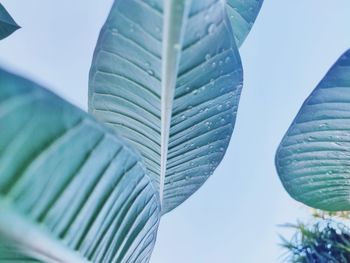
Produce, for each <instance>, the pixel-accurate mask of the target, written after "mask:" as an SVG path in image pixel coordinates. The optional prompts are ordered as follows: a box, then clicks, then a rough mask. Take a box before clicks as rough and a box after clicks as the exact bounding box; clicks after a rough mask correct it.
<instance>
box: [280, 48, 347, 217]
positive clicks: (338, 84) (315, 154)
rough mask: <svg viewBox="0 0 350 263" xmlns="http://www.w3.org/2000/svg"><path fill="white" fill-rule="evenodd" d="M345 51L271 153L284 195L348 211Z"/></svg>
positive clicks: (326, 208) (330, 209) (336, 209)
mask: <svg viewBox="0 0 350 263" xmlns="http://www.w3.org/2000/svg"><path fill="white" fill-rule="evenodd" d="M349 135H350V50H348V51H347V52H346V53H344V54H343V55H342V56H341V57H340V58H339V60H338V61H337V62H336V63H335V64H334V65H333V67H332V68H331V69H330V70H329V72H328V73H327V75H326V76H325V77H324V78H323V80H322V81H321V82H320V84H319V85H318V86H317V87H316V88H315V90H314V91H313V92H312V93H311V95H310V96H309V97H308V98H307V99H306V101H305V102H304V104H303V105H302V107H301V109H300V111H299V113H298V115H297V116H296V118H295V119H294V121H293V123H292V125H291V126H290V128H289V130H288V131H287V133H286V135H285V136H284V138H283V140H282V142H281V144H280V146H279V148H278V150H277V153H276V168H277V172H278V174H279V176H280V179H281V181H282V183H283V185H284V187H285V189H286V190H287V191H288V193H289V194H290V195H291V196H292V197H293V198H295V199H296V200H298V201H300V202H303V203H304V204H307V205H309V206H311V207H315V208H319V209H323V210H329V211H341V210H350V198H349V196H350V169H349V167H350V162H349V160H350V154H349V153H350V140H349Z"/></svg>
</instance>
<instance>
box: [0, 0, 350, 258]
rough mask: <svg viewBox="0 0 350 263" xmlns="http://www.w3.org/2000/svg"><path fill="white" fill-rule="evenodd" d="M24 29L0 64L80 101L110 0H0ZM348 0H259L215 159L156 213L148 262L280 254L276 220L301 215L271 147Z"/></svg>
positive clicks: (322, 60)
mask: <svg viewBox="0 0 350 263" xmlns="http://www.w3.org/2000/svg"><path fill="white" fill-rule="evenodd" d="M1 2H2V3H3V4H4V6H5V7H6V8H7V9H8V11H10V13H11V14H12V15H13V17H14V18H15V19H16V21H17V22H18V23H19V24H20V25H21V26H22V27H23V28H22V29H21V30H19V31H18V32H16V33H15V34H14V35H12V36H11V37H9V38H8V39H6V40H3V41H1V42H0V65H1V66H6V67H8V68H10V69H12V70H15V71H17V72H19V73H22V74H23V75H25V76H27V77H30V78H31V79H34V80H36V81H38V82H40V83H42V84H44V85H46V86H47V87H50V88H51V89H52V90H54V91H55V92H57V93H59V94H60V95H62V96H63V97H64V98H66V99H68V100H69V101H71V102H73V103H74V104H76V105H78V106H80V107H82V108H83V109H86V107H87V86H88V71H89V67H90V62H91V58H92V52H93V49H94V46H95V43H96V40H97V36H98V32H99V30H100V27H101V26H102V24H103V22H104V20H105V18H106V16H107V14H108V10H109V8H110V5H111V3H112V0H98V1H97V0H95V1H92V0H74V1H72V0H60V1H48V0H25V1H24V0H1ZM349 14H350V1H349V0H265V3H264V5H263V7H262V10H261V13H260V15H259V17H258V19H257V22H256V24H255V25H254V28H253V30H252V32H251V34H250V35H249V36H248V38H247V40H246V42H245V43H244V45H243V47H242V48H241V56H242V61H243V65H244V71H245V85H244V88H243V93H242V97H241V103H240V107H239V112H238V118H237V123H236V128H235V132H234V136H233V138H232V141H231V144H230V146H229V149H228V151H227V154H226V156H225V159H224V161H223V162H222V163H221V165H220V167H219V168H218V169H217V170H216V172H215V173H214V175H213V176H212V177H211V178H210V179H209V181H208V182H207V183H206V184H205V185H204V186H203V187H202V188H201V189H200V190H199V191H198V192H197V193H196V194H195V195H194V196H192V197H191V198H190V199H189V200H188V201H187V202H185V203H184V204H183V205H182V206H180V207H179V208H177V209H176V210H174V211H173V212H171V213H170V214H168V215H166V216H164V217H163V219H162V222H161V225H160V229H159V235H158V240H157V244H156V248H155V251H154V254H153V258H152V260H151V263H214V262H220V263H236V262H237V263H256V262H259V263H260V262H262V263H273V262H279V261H280V260H279V256H280V255H281V253H282V251H281V249H280V248H279V247H278V245H277V243H278V242H279V239H278V236H277V233H278V232H280V233H282V232H284V231H285V230H283V229H281V228H279V227H277V225H278V224H282V223H285V222H295V220H296V219H297V218H303V217H306V215H307V214H308V213H307V210H306V209H305V208H301V205H300V204H298V203H297V202H295V201H293V200H292V199H291V198H290V197H289V196H288V195H287V194H286V192H285V191H284V189H283V187H282V185H281V183H280V181H279V179H278V177H277V174H276V172H275V169H274V163H273V160H274V153H275V149H276V148H277V145H278V143H279V141H280V139H281V138H282V136H283V134H284V132H285V131H286V129H287V128H288V126H289V124H290V123H291V121H292V119H293V118H294V116H295V114H296V113H297V111H298V109H299V107H300V105H301V103H302V102H303V101H304V99H305V98H306V97H307V96H308V94H309V93H310V92H311V91H312V89H313V88H314V87H315V86H316V84H317V83H318V82H319V81H320V80H321V78H322V77H323V76H324V74H325V73H326V71H327V70H328V68H329V67H330V66H331V65H332V63H334V62H335V61H336V59H337V58H338V57H339V56H340V54H341V53H343V52H344V51H345V50H346V49H348V48H350V31H349V30H350V29H349V28H350V15H349Z"/></svg>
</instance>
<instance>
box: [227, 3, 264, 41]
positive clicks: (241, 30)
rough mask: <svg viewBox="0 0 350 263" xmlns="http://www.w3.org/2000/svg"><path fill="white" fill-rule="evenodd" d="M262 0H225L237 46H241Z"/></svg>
mask: <svg viewBox="0 0 350 263" xmlns="http://www.w3.org/2000/svg"><path fill="white" fill-rule="evenodd" d="M262 3H263V0H227V13H228V15H229V18H230V21H231V25H232V28H233V33H234V35H235V39H236V43H237V46H239V47H240V46H241V45H242V43H243V42H244V40H245V39H246V37H247V35H248V33H249V31H250V30H251V29H252V26H253V24H254V22H255V19H256V17H257V16H258V14H259V11H260V8H261V6H262Z"/></svg>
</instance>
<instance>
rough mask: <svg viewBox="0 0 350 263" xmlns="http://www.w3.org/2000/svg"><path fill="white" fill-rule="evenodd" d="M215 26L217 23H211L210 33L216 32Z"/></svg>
mask: <svg viewBox="0 0 350 263" xmlns="http://www.w3.org/2000/svg"><path fill="white" fill-rule="evenodd" d="M215 28H216V26H215V24H210V25H209V26H208V33H209V34H212V33H214V31H215Z"/></svg>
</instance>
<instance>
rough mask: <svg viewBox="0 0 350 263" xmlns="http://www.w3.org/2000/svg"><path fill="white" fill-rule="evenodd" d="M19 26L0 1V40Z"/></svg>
mask: <svg viewBox="0 0 350 263" xmlns="http://www.w3.org/2000/svg"><path fill="white" fill-rule="evenodd" d="M19 28H20V27H19V26H18V25H17V24H16V22H15V21H14V20H13V18H12V17H11V16H10V14H9V13H8V12H7V11H6V9H5V7H3V5H2V4H1V3H0V40H1V39H4V38H5V37H8V36H9V35H11V34H12V33H13V32H15V31H16V30H17V29H19Z"/></svg>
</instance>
